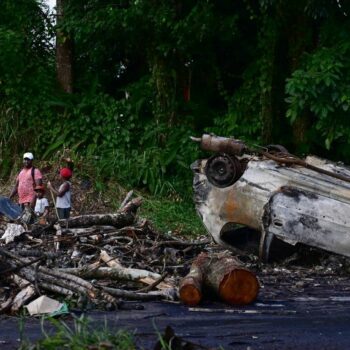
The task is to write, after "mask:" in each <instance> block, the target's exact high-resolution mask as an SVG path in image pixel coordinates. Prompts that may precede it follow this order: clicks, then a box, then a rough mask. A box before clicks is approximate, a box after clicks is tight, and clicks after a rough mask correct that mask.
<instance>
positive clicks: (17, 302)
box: [11, 285, 36, 314]
mask: <svg viewBox="0 0 350 350" xmlns="http://www.w3.org/2000/svg"><path fill="white" fill-rule="evenodd" d="M35 296H36V291H35V288H34V286H33V285H29V286H27V287H26V288H24V289H22V290H21V291H20V292H19V293H18V294H17V295H16V296H15V298H14V300H13V302H12V305H11V313H12V314H15V313H17V312H18V310H19V309H20V308H21V307H22V306H23V305H24V304H25V303H26V302H27V301H29V300H30V299H32V298H34V297H35Z"/></svg>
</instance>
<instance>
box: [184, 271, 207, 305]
mask: <svg viewBox="0 0 350 350" xmlns="http://www.w3.org/2000/svg"><path fill="white" fill-rule="evenodd" d="M179 294H180V300H181V301H182V302H183V303H184V304H186V305H189V306H195V305H198V304H199V303H200V301H201V300H202V291H201V286H200V284H198V281H196V280H195V279H193V278H191V277H189V278H185V279H184V280H183V281H182V283H181V285H180V288H179Z"/></svg>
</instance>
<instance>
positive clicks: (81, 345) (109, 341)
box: [19, 316, 136, 350]
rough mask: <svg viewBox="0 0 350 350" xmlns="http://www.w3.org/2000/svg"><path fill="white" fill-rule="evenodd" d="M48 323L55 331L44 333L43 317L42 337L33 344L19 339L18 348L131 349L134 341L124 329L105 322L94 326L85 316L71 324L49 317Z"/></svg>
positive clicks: (56, 349)
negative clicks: (99, 325)
mask: <svg viewBox="0 0 350 350" xmlns="http://www.w3.org/2000/svg"><path fill="white" fill-rule="evenodd" d="M49 321H50V323H51V325H52V326H54V329H55V331H54V332H52V331H51V332H50V333H46V332H45V329H44V326H43V325H44V319H43V321H42V333H43V338H42V339H41V340H39V341H37V342H35V343H34V344H32V343H31V342H30V341H28V340H24V339H21V345H20V347H19V349H20V350H29V349H31V350H60V349H70V350H82V349H96V350H98V349H110V350H133V349H135V348H136V347H135V343H134V339H133V335H132V334H131V333H130V332H127V331H124V330H116V331H113V330H112V329H110V328H108V325H107V323H105V325H104V326H103V327H100V328H96V326H93V325H92V324H91V323H90V321H89V319H88V318H86V317H85V316H81V317H79V318H78V317H75V318H74V323H73V325H72V326H70V325H68V324H67V323H66V322H64V321H62V320H56V319H54V318H51V319H50V320H49Z"/></svg>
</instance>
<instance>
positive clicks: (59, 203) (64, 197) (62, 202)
mask: <svg viewBox="0 0 350 350" xmlns="http://www.w3.org/2000/svg"><path fill="white" fill-rule="evenodd" d="M60 177H61V179H62V184H61V185H60V187H59V189H58V191H57V190H56V189H54V188H53V187H52V185H51V183H50V181H49V182H48V183H47V187H48V188H50V189H51V190H52V192H54V193H55V194H56V195H57V198H56V208H57V214H58V217H59V218H60V219H69V216H70V210H71V187H72V184H71V182H70V181H69V180H70V178H71V177H72V170H70V169H69V168H62V169H61V170H60Z"/></svg>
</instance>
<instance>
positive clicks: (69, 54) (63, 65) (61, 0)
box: [56, 0, 73, 94]
mask: <svg viewBox="0 0 350 350" xmlns="http://www.w3.org/2000/svg"><path fill="white" fill-rule="evenodd" d="M65 4H66V3H65V0H56V11H57V27H58V29H57V33H56V69H57V80H58V83H59V84H60V86H61V87H62V89H63V90H64V91H65V92H67V93H69V94H71V93H72V92H73V40H72V38H71V37H70V36H69V35H68V34H67V33H65V32H64V31H62V29H60V24H61V23H62V21H63V19H64V6H65Z"/></svg>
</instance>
